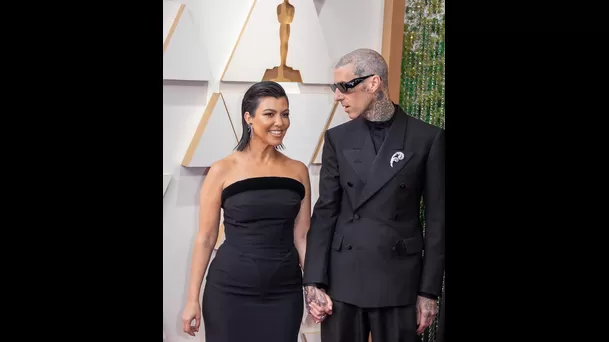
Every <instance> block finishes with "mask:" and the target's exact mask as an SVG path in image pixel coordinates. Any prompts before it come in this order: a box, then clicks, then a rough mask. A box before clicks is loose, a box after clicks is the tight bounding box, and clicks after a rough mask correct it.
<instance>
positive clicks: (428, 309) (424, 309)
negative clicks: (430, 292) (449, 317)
mask: <svg viewBox="0 0 609 342" xmlns="http://www.w3.org/2000/svg"><path fill="white" fill-rule="evenodd" d="M437 314H438V303H437V301H436V300H434V299H429V298H425V297H421V296H419V297H417V326H418V327H417V334H419V335H421V334H422V333H423V331H425V329H426V328H427V327H428V326H430V325H431V322H433V320H434V319H435V318H436V315H437Z"/></svg>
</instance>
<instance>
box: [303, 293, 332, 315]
mask: <svg viewBox="0 0 609 342" xmlns="http://www.w3.org/2000/svg"><path fill="white" fill-rule="evenodd" d="M304 292H305V302H306V303H307V311H308V312H309V314H310V315H311V316H313V320H314V321H315V323H321V322H322V321H323V320H324V319H326V317H327V315H331V314H332V300H331V299H330V297H329V296H328V295H327V294H326V291H324V290H323V289H319V288H317V287H315V286H305V289H304Z"/></svg>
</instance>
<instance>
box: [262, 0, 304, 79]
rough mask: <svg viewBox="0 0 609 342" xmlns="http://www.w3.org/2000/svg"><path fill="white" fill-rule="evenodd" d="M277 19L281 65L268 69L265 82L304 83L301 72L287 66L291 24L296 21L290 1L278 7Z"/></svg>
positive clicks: (287, 0) (285, 1)
mask: <svg viewBox="0 0 609 342" xmlns="http://www.w3.org/2000/svg"><path fill="white" fill-rule="evenodd" d="M277 19H279V40H280V44H281V45H280V52H281V64H280V65H279V66H278V67H274V68H273V69H266V72H265V73H264V77H262V80H263V81H275V82H302V78H301V77H300V71H298V70H294V69H293V68H291V67H289V66H287V65H286V60H287V57H288V40H289V39H290V24H291V23H292V20H293V19H294V6H293V5H292V4H290V2H289V0H284V1H283V2H282V3H281V4H279V6H277Z"/></svg>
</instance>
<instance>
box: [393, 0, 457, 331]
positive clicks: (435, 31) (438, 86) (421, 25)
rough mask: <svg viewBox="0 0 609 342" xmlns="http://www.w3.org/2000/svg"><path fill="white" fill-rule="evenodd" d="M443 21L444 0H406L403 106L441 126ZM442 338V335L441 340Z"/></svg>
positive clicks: (442, 104) (442, 123) (401, 86)
mask: <svg viewBox="0 0 609 342" xmlns="http://www.w3.org/2000/svg"><path fill="white" fill-rule="evenodd" d="M444 22H445V20H444V0H406V10H405V13H404V46H403V50H402V51H403V52H402V74H401V80H400V106H401V107H402V108H403V109H404V111H406V113H408V114H409V115H411V116H413V117H416V118H419V119H421V120H424V121H426V122H428V123H430V124H432V125H436V126H439V127H442V128H444V122H445V117H446V116H445V110H444V108H445V105H444V104H445V101H444ZM421 209H423V203H421ZM422 213H423V210H421V222H423V223H424V222H425V221H424V217H423V214H422ZM424 233H425V225H424V224H423V234H424ZM443 297H444V285H443V286H442V295H441V296H440V298H439V300H438V305H439V307H440V310H441V306H442V299H443ZM438 317H439V315H438ZM437 330H438V320H436V321H434V323H433V324H432V325H431V326H430V327H429V328H428V329H427V330H426V331H425V333H424V334H423V335H422V336H421V341H422V342H436V331H437ZM443 340H444V339H443V338H439V339H438V342H439V341H443Z"/></svg>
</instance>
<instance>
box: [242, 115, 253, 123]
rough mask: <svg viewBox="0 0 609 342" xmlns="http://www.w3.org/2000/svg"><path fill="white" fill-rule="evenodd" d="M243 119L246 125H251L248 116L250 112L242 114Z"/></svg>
mask: <svg viewBox="0 0 609 342" xmlns="http://www.w3.org/2000/svg"><path fill="white" fill-rule="evenodd" d="M243 118H244V119H245V123H246V124H248V125H251V124H252V117H251V116H250V112H245V114H243Z"/></svg>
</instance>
